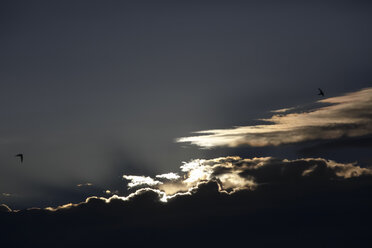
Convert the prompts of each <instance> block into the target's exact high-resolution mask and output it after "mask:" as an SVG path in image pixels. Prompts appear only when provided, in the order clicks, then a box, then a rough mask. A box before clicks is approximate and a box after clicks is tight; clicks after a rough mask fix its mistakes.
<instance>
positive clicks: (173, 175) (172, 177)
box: [156, 172, 180, 180]
mask: <svg viewBox="0 0 372 248" xmlns="http://www.w3.org/2000/svg"><path fill="white" fill-rule="evenodd" d="M156 177H157V178H164V179H168V180H175V179H179V178H180V176H179V175H177V174H176V173H173V172H169V173H166V174H161V175H156Z"/></svg>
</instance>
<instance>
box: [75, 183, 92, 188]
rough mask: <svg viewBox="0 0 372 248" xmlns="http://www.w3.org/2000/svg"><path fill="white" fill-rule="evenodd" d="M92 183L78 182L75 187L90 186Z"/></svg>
mask: <svg viewBox="0 0 372 248" xmlns="http://www.w3.org/2000/svg"><path fill="white" fill-rule="evenodd" d="M92 185H93V184H92V183H80V184H78V185H76V186H77V187H84V186H92Z"/></svg>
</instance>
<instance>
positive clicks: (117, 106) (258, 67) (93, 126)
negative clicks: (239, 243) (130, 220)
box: [0, 0, 372, 247]
mask: <svg viewBox="0 0 372 248" xmlns="http://www.w3.org/2000/svg"><path fill="white" fill-rule="evenodd" d="M0 28H1V32H0V55H1V56H0V68H1V69H0V114H1V122H0V204H3V205H1V206H0V214H1V215H0V222H2V221H3V222H4V223H12V224H10V225H16V223H19V224H21V225H23V224H25V225H26V226H28V225H30V226H31V224H30V223H31V222H28V221H30V220H31V219H32V220H35V221H36V222H37V218H38V217H35V216H36V215H37V216H43V214H45V213H46V212H48V213H49V212H50V213H51V215H53V214H56V215H57V214H58V213H59V212H61V211H62V213H60V215H64V216H67V217H65V220H64V221H63V222H62V221H61V227H60V228H61V230H64V229H63V226H64V225H68V220H70V219H71V220H72V219H73V217H72V213H73V214H74V216H75V214H77V211H80V206H86V207H84V208H83V209H90V208H91V209H94V211H96V212H97V213H102V215H99V214H98V216H101V217H102V216H105V214H106V212H105V211H106V210H107V208H112V209H111V210H110V211H111V213H112V215H114V214H113V213H117V212H120V213H121V214H124V215H125V216H126V218H127V217H128V216H130V215H131V214H133V216H136V212H135V211H134V210H133V209H132V208H130V207H128V206H127V205H126V202H129V203H128V204H134V205H136V204H138V206H139V209H144V211H146V208H145V206H144V205H143V202H142V200H143V199H142V200H141V197H142V195H144V196H143V198H145V200H146V201H147V200H148V198H146V197H148V195H149V194H150V196H149V197H150V199H153V198H154V197H155V198H156V199H157V197H158V198H159V199H158V202H156V203H154V206H156V209H158V208H159V209H161V207H159V206H158V204H165V206H163V205H161V206H163V207H164V208H167V209H168V210H169V209H170V210H169V211H171V212H172V216H174V217H175V218H178V217H179V218H188V217H187V216H186V217H185V216H184V214H182V215H181V214H179V215H178V213H179V212H180V211H181V209H178V208H181V207H179V206H180V205H183V204H185V205H187V206H189V205H190V206H194V205H193V204H195V205H198V203H199V202H200V203H201V202H203V204H204V202H208V201H209V202H219V203H221V204H222V202H223V203H224V204H225V205H224V206H226V209H224V210H222V209H221V211H222V212H223V213H226V212H227V211H230V210H231V211H233V212H234V211H235V210H236V208H235V206H237V205H239V206H248V208H249V209H250V210H249V211H251V212H253V213H254V212H255V211H258V212H259V214H258V215H255V216H254V218H253V222H254V223H259V222H260V220H261V219H260V218H261V217H259V216H268V215H267V213H266V212H262V211H264V210H263V209H267V206H264V205H265V204H264V203H263V200H262V202H260V199H266V200H267V199H270V197H269V195H270V196H272V194H274V193H273V192H276V190H277V191H278V192H279V193H278V195H280V197H283V199H284V198H285V199H294V198H296V197H300V198H301V197H302V196H303V198H301V199H306V200H303V202H300V203H298V208H299V209H300V208H301V209H307V207H308V206H309V205H308V204H307V203H308V202H311V204H314V206H315V205H316V202H317V201H320V202H323V200H322V199H323V198H322V196H323V195H327V194H328V195H330V198H329V199H331V200H328V201H329V202H327V203H324V202H323V203H324V204H326V205H327V207H324V208H323V207H322V206H320V205H319V206H318V205H316V207H315V210H314V209H313V208H309V209H310V210H309V209H308V210H309V211H313V212H312V214H313V215H314V216H322V209H326V210H324V211H327V209H332V207H333V206H339V205H337V204H341V203H340V201H339V198H337V197H339V196H340V195H343V194H345V197H344V198H343V200H345V202H347V200H346V199H348V198H347V197H348V196H350V197H351V196H352V197H355V198H353V203H354V204H353V207H354V208H355V209H354V208H353V209H350V208H348V207H349V205H348V206H346V205H342V204H341V205H342V206H340V208H339V210H338V211H339V212H338V213H339V214H343V216H345V219H346V220H345V223H349V222H348V221H350V226H354V227H355V226H357V227H360V230H359V229H358V228H356V229H355V228H354V229H353V233H352V235H351V236H350V237H351V239H352V238H355V237H358V240H359V241H360V243H358V244H359V245H360V246H361V247H363V244H365V243H366V242H367V241H370V238H367V236H366V235H365V233H366V230H367V229H363V228H364V227H367V226H368V225H367V224H366V223H367V220H372V215H371V214H370V213H369V215H367V216H364V217H363V218H365V222H363V223H362V224H361V223H359V222H358V221H357V220H355V219H353V220H352V218H351V217H350V218H348V217H349V215H348V214H350V212H347V211H351V210H356V209H359V210H360V211H361V212H360V215H362V213H363V214H365V213H367V212H368V211H367V209H368V207H369V206H372V200H371V199H370V197H366V196H368V195H369V196H371V195H372V152H371V147H372V45H371V44H372V32H371V30H372V3H370V2H369V1H203V0H200V1H192V0H191V1H145V0H143V1H81V0H76V1H1V3H0ZM318 88H321V89H322V90H323V91H324V94H325V95H324V96H321V95H318V93H319V91H318ZM19 153H21V154H23V156H24V161H23V162H22V163H21V162H20V159H19V157H15V155H16V154H19ZM287 172H288V173H287ZM304 178H306V179H304ZM359 180H360V181H362V182H359ZM320 182H321V185H322V187H320V186H319V185H320ZM335 182H336V183H335ZM328 183H329V185H331V186H329V187H328V186H327V187H326V189H325V190H324V191H323V186H324V185H328ZM337 183H339V184H337ZM278 184H279V185H281V186H278V187H277V188H276V186H274V187H273V186H272V185H278ZM335 184H337V185H335ZM262 185H269V186H262ZM298 185H301V186H299V187H298V188H299V192H293V191H292V190H289V191H288V189H290V188H296V187H297V186H298ZM313 185H316V186H314V187H313ZM318 186H319V188H317V187H318ZM270 187H272V188H270ZM217 188H218V189H217ZM274 188H275V189H274ZM208 190H211V192H212V193H211V194H208V193H203V192H208ZM301 190H303V191H301ZM304 192H306V193H304ZM130 194H131V195H130ZM151 194H154V195H156V196H153V195H151ZM261 194H262V195H261ZM348 194H350V195H348ZM215 195H216V197H217V198H213V197H214V196H215ZM252 195H254V196H252ZM355 195H357V196H358V197H360V198H357V196H355ZM194 196H195V197H194ZM294 196H295V197H294ZM252 197H254V198H252ZM266 197H267V198H266ZM277 197H278V199H279V196H277ZM332 197H333V198H332ZM137 198H140V200H138V202H137V200H132V199H137ZM155 198H154V199H155ZM89 199H93V200H89ZM207 199H208V200H207ZM252 199H255V200H257V199H258V200H257V203H255V204H253V206H252V204H251V203H252V201H253V200H252ZM296 199H297V198H296ZM319 199H320V200H319ZM145 200H143V201H145ZM266 200H265V202H266ZM95 201H96V202H95ZM132 201H133V202H134V203H130V202H132ZM112 202H113V203H112ZM150 202H152V201H150ZM159 202H160V203H159ZM172 202H173V203H172ZM194 202H195V203H194ZM273 202H274V203H273V204H272V205H271V204H270V207H272V209H271V210H267V211H269V213H270V214H272V215H273V216H274V217H273V221H275V220H276V221H279V219H277V218H279V217H276V216H275V214H274V213H288V212H290V211H289V210H288V209H287V206H297V205H296V203H294V205H293V204H290V203H289V202H290V201H287V202H286V203H283V205H281V203H280V202H281V201H280V200H278V201H277V202H276V201H275V200H273ZM336 202H337V203H336ZM79 203H80V205H79ZM181 203H182V204H181ZM66 204H67V205H66ZM73 204H77V205H73ZM100 204H106V205H107V206H104V207H103V205H100ZM167 204H169V205H167ZM172 204H173V205H172ZM188 204H189V205H188ZM235 204H236V205H235ZM276 204H278V205H276ZM286 204H287V205H286ZM122 205H123V206H122ZM150 205H151V204H150ZM100 206H101V207H100ZM130 206H131V205H130ZM136 206H137V205H136ZM208 206H209V205H208ZM263 206H264V207H263ZM275 206H278V208H276V207H275ZM148 207H149V208H151V206H148ZM30 208H36V209H38V210H37V211H40V212H37V213H34V212H32V211H33V210H27V209H30ZM75 208H76V209H75ZM204 208H205V209H208V207H207V205H203V208H202V209H203V210H200V209H198V210H195V212H196V213H195V218H196V217H198V216H205V211H204V210H205V209H204ZM66 209H67V210H66ZM191 209H194V208H191ZM344 209H345V211H346V212H342V211H344ZM346 209H347V210H346ZM16 210H20V211H18V212H17V211H16ZM287 210H288V211H287ZM364 210H365V212H363V211H364ZM35 211H36V210H35ZM64 211H66V212H64ZM69 211H71V214H70V212H69ZM81 211H82V213H81V215H77V216H89V213H91V212H89V211H88V210H87V211H88V212H84V211H85V210H81ZM91 211H92V212H94V211H93V210H91ZM125 211H127V212H125ZM153 211H154V212H151V213H152V214H153V215H152V217H151V218H154V219H161V218H160V217H159V216H162V214H163V211H161V210H159V212H157V211H158V210H153ZM188 211H189V210H188ZM219 211H220V210H218V211H217V210H216V212H213V216H215V217H218V216H219V215H220V213H221V212H219ZM240 211H242V212H240ZM260 211H261V212H260ZM265 211H266V210H265ZM132 212H133V213H132ZM258 212H257V213H258ZM336 212H337V211H336ZM22 213H23V215H25V216H30V218H29V219H28V220H24V219H22V216H23V215H21V214H22ZM240 213H244V211H243V210H237V213H236V215H234V218H236V219H230V220H227V219H228V218H226V221H225V222H223V223H224V224H223V225H225V224H226V225H228V224H232V223H233V222H234V221H235V220H236V221H238V220H240V219H241V220H248V219H250V218H251V216H247V215H246V214H242V215H239V214H240ZM296 213H297V212H296ZM327 213H328V212H327ZM33 214H35V216H34V217H33ZM297 214H298V216H301V215H300V214H299V213H297ZM127 215H128V216H127ZM222 215H223V216H225V217H226V216H227V215H225V214H222ZM222 215H221V216H222ZM310 215H311V214H309V215H307V216H310ZM146 216H147V215H146ZM270 216H271V215H270ZM283 216H284V215H281V217H280V218H283V219H284V217H283ZM296 216H297V215H296ZM298 216H297V217H298ZM327 216H328V217H329V216H330V215H327ZM332 216H333V215H332ZM142 217H143V216H142ZM142 217H141V218H140V219H141V221H139V223H142V224H138V226H136V228H137V229H138V230H147V231H148V230H156V231H155V233H158V232H159V233H161V231H159V230H168V227H167V226H166V224H164V226H161V227H159V226H150V225H147V224H148V223H147V222H146V219H145V218H144V217H143V218H142ZM147 217H148V216H147ZM147 217H146V218H147ZM297 217H295V216H290V217H288V218H289V219H291V220H295V219H296V220H297V219H298V218H297ZM359 217H360V216H359ZM1 218H3V220H1ZM33 218H34V219H33ZM53 218H54V217H53ZM56 218H57V217H56ZM87 218H88V217H87ZM102 218H103V217H102ZM123 218H124V217H123ZM169 218H170V217H169ZM239 218H240V219H239ZM264 218H266V217H264ZM332 218H333V217H332ZM363 218H362V217H361V218H360V219H363ZM103 219H104V218H103ZM217 219H218V218H217ZM221 219H222V220H225V219H224V218H222V217H221ZM320 219H321V218H320ZM357 219H358V218H357ZM43 220H44V221H45V223H52V221H51V220H49V219H47V218H46V217H45V218H44V219H43ZM222 220H221V221H222ZM306 220H307V219H306ZM306 220H305V222H306ZM49 221H51V222H49ZM168 221H169V223H172V225H176V226H178V224H177V223H176V224H175V223H174V222H171V221H170V220H168ZM172 221H173V220H172ZM280 221H282V220H281V219H280ZM308 221H310V218H309V219H308ZM328 221H331V222H332V221H334V222H332V223H337V221H336V222H335V220H334V219H329V220H328ZM305 222H304V223H305ZM100 223H101V222H100ZM105 223H106V222H105ZM107 223H109V221H108V222H107ZM110 223H111V222H110ZM165 223H168V222H165ZM201 223H202V221H200V223H199V222H198V221H196V222H195V223H194V222H192V219H189V222H188V223H187V224H185V226H182V227H180V228H181V229H182V228H186V226H187V227H193V226H194V225H199V228H201V226H200V224H201ZM262 223H269V224H268V225H271V224H273V225H272V226H275V227H276V226H277V225H278V223H271V224H270V222H269V221H268V219H265V221H264V222H262ZM306 223H307V222H306ZM368 223H369V222H368ZM369 224H370V223H369ZM115 225H116V226H115V228H116V227H117V226H120V224H117V223H116V224H115ZM126 225H127V224H126ZM151 225H152V224H151ZM203 225H204V224H203ZM203 225H202V226H203ZM221 225H222V224H221ZM288 225H290V224H288ZM299 225H302V224H299ZM335 225H336V224H335ZM345 225H346V224H345ZM180 226H181V225H180ZM242 226H243V225H241V226H240V227H242ZM304 226H306V228H309V229H307V230H306V233H307V234H308V233H309V232H311V228H310V227H313V226H316V224H314V225H313V226H312V224H309V225H307V224H306V225H305V224H304ZM106 227H107V229H108V230H111V231H112V230H114V229H110V228H111V226H110V225H109V224H107V226H106ZM203 227H205V228H206V229H207V228H208V227H209V226H208V225H206V226H203ZM286 227H287V228H288V230H294V229H296V228H295V227H294V226H286ZM100 228H102V229H95V231H97V232H104V233H105V230H106V229H105V228H103V227H100ZM120 228H123V230H124V229H125V230H131V229H130V227H128V226H125V227H122V226H120ZM120 228H118V229H115V231H114V233H115V232H118V233H119V230H122V229H120ZM146 228H147V229H146ZM159 228H160V229H159ZM273 228H274V227H273ZM137 229H136V230H137ZM4 230H5V229H4ZM43 230H44V229H43ZM177 230H178V229H177ZM182 230H183V229H182ZM198 230H199V229H198ZM211 230H212V229H210V230H209V232H210V233H213V232H214V231H211ZM286 230H287V229H286ZM344 230H346V229H344ZM1 231H2V230H1ZM44 231H45V230H44ZM240 231H241V232H243V229H240ZM250 231H252V230H251V229H250ZM92 232H93V231H92ZM255 232H256V233H259V235H262V237H264V234H262V233H261V232H259V231H255ZM304 232H305V231H304ZM345 232H346V231H345ZM3 233H6V232H3ZM88 233H89V232H87V235H88ZM133 233H134V231H133ZM227 233H230V231H227ZM283 233H284V231H283ZM283 233H282V234H277V235H276V236H275V235H274V236H270V235H269V236H270V237H271V238H273V237H275V238H278V237H284V238H283V239H284V240H291V238H292V237H291V236H281V235H284V234H283ZM69 234H70V235H72V231H71V233H69ZM69 234H66V235H67V236H68V235H69ZM188 234H190V235H191V236H192V231H189V233H188ZM230 234H232V233H230ZM333 234H334V236H332V239H334V240H337V242H340V243H342V242H341V241H340V239H338V236H337V235H341V234H340V233H337V232H336V231H334V233H333ZM333 234H332V235H333ZM305 236H306V235H305ZM305 236H301V235H300V236H296V240H302V239H306V237H307V236H306V237H305ZM341 236H342V235H341ZM30 237H31V236H30ZM30 237H29V238H25V240H27V242H28V243H30V244H36V243H37V242H36V241H37V238H35V239H33V238H30ZM105 237H109V236H107V235H106V236H105ZM136 237H137V236H136ZM151 237H153V236H151ZM260 237H261V236H260ZM13 238H14V237H13ZM18 238H19V237H16V238H15V239H18ZM177 238H178V236H175V237H174V239H175V240H177ZM256 238H257V237H256ZM194 239H195V240H197V238H195V237H194V238H193V240H194ZM263 239H265V238H263ZM280 239H281V238H280ZM9 240H12V237H11V238H9ZM20 240H21V241H20V244H19V245H20V247H21V245H22V244H23V243H22V239H20ZM30 240H31V241H30ZM112 240H114V239H112ZM266 240H269V241H270V240H271V239H270V238H268V239H266ZM273 240H274V239H273ZM273 240H271V241H273ZM321 240H322V241H324V242H326V243H327V240H328V239H327V237H323V236H322V238H321ZM71 241H75V239H74V238H72V236H71ZM80 241H81V242H83V241H82V240H80ZM256 241H257V244H258V243H259V242H261V241H258V239H257V240H256ZM9 242H11V241H9ZM25 242H26V241H25ZM33 242H35V243H33ZM112 242H113V244H114V243H115V242H114V241H112ZM269 243H270V242H269ZM274 243H275V242H274V241H273V244H274ZM39 244H40V243H39ZM43 244H44V243H43ZM75 244H77V243H75ZM319 244H320V243H317V242H315V243H314V245H315V246H314V247H321V246H320V245H319ZM350 244H351V243H350ZM44 245H45V244H44ZM357 246H358V245H357ZM35 247H40V245H39V246H37V245H36V246H35ZM299 247H300V246H299ZM325 247H333V246H332V245H328V246H325ZM338 247H340V246H338Z"/></svg>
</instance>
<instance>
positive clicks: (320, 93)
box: [318, 88, 324, 96]
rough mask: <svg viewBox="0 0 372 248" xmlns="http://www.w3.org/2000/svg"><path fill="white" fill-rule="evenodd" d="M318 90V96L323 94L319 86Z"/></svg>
mask: <svg viewBox="0 0 372 248" xmlns="http://www.w3.org/2000/svg"><path fill="white" fill-rule="evenodd" d="M318 90H319V94H318V95H319V96H324V92H323V91H322V89H321V88H318Z"/></svg>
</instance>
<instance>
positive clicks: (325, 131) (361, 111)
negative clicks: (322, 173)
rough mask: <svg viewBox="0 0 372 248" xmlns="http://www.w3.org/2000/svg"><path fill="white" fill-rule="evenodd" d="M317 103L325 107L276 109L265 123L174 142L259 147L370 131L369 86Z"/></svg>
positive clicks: (371, 93) (371, 98)
mask: <svg viewBox="0 0 372 248" xmlns="http://www.w3.org/2000/svg"><path fill="white" fill-rule="evenodd" d="M318 103H321V104H325V105H326V106H322V107H319V108H315V109H311V110H308V111H303V112H298V113H285V112H286V111H288V110H292V108H287V109H282V110H279V111H278V110H276V111H274V112H275V113H277V114H275V115H273V116H272V117H271V118H268V119H262V121H265V122H268V123H269V124H265V125H254V126H241V127H234V128H231V129H213V130H205V131H198V132H195V133H196V134H200V135H196V136H191V137H181V138H178V139H177V140H176V141H177V142H181V143H183V142H187V143H190V144H193V145H197V146H200V147H202V148H213V147H223V146H227V147H237V146H240V145H249V146H256V147H260V146H278V145H282V144H288V143H296V142H303V141H309V140H316V139H336V138H340V137H344V136H347V137H356V136H363V135H367V134H371V133H372V88H367V89H363V90H360V91H357V92H353V93H349V94H346V95H343V96H338V97H332V98H327V99H323V100H320V101H318ZM291 112H292V111H291Z"/></svg>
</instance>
